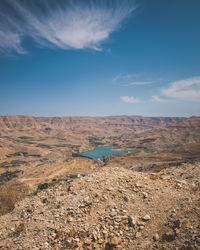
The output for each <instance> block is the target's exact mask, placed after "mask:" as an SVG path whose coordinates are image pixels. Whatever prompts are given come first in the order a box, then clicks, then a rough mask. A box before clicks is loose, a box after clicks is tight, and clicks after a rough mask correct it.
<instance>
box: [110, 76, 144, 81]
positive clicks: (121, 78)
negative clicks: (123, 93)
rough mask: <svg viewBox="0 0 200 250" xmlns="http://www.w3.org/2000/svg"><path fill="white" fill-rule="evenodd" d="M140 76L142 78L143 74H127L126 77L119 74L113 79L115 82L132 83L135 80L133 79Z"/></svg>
mask: <svg viewBox="0 0 200 250" xmlns="http://www.w3.org/2000/svg"><path fill="white" fill-rule="evenodd" d="M140 76H141V74H126V75H122V74H119V75H117V76H115V77H114V78H113V82H116V81H130V80H133V79H135V78H138V77H140Z"/></svg>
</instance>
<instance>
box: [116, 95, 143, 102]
mask: <svg viewBox="0 0 200 250" xmlns="http://www.w3.org/2000/svg"><path fill="white" fill-rule="evenodd" d="M120 99H121V100H122V101H123V102H126V103H139V102H141V101H140V99H138V98H135V97H133V96H121V97H120Z"/></svg>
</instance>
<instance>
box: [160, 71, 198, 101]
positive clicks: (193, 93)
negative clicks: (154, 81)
mask: <svg viewBox="0 0 200 250" xmlns="http://www.w3.org/2000/svg"><path fill="white" fill-rule="evenodd" d="M161 93H162V95H163V96H166V97H170V98H174V99H178V100H183V101H192V102H200V76H197V77H192V78H188V79H185V80H180V81H176V82H172V83H171V84H170V86H169V87H168V88H163V89H162V90H161Z"/></svg>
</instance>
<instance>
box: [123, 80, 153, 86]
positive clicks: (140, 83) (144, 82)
mask: <svg viewBox="0 0 200 250" xmlns="http://www.w3.org/2000/svg"><path fill="white" fill-rule="evenodd" d="M151 83H152V82H148V81H141V82H139V81H138V82H130V83H127V84H124V85H123V86H134V85H147V84H151Z"/></svg>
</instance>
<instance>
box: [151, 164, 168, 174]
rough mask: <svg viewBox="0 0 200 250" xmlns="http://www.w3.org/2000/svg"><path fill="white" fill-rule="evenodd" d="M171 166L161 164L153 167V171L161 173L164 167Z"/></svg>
mask: <svg viewBox="0 0 200 250" xmlns="http://www.w3.org/2000/svg"><path fill="white" fill-rule="evenodd" d="M168 167H169V166H167V165H161V166H156V167H154V168H153V172H154V173H159V172H160V171H162V170H163V169H166V168H168Z"/></svg>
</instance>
